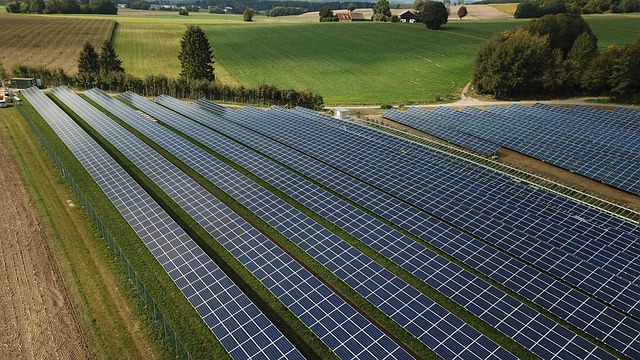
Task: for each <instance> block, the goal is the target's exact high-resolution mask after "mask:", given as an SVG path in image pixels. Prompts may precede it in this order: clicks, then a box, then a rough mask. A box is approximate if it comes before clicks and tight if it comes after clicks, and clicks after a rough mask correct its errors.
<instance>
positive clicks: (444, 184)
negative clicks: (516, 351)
mask: <svg viewBox="0 0 640 360" xmlns="http://www.w3.org/2000/svg"><path fill="white" fill-rule="evenodd" d="M240 121H242V120H241V119H240ZM277 121H279V122H280V123H279V124H278V126H272V125H271V127H270V128H269V129H267V130H266V131H270V132H271V133H272V134H274V133H275V132H277V133H278V134H277V135H272V136H278V137H279V139H281V140H282V141H286V142H287V144H290V145H293V146H296V147H297V148H299V149H302V150H303V151H306V152H308V153H309V154H313V155H314V156H316V157H318V158H319V159H321V160H323V161H325V162H327V163H329V164H331V165H333V166H336V167H338V168H340V169H342V170H343V171H346V172H348V173H350V174H352V175H354V176H356V177H359V178H361V179H362V180H364V181H367V182H369V183H371V184H374V185H376V186H378V187H380V188H381V189H384V190H386V191H388V192H390V193H391V194H393V195H395V196H398V197H400V198H402V199H403V200H405V201H408V202H410V203H412V204H415V205H416V206H419V207H421V208H424V209H425V210H427V211H429V212H430V213H432V214H435V215H437V216H438V217H440V218H442V219H445V220H447V221H450V222H451V223H453V224H455V225H457V226H459V227H461V228H463V229H466V230H467V231H470V232H472V233H473V232H475V231H477V228H478V227H477V226H476V225H475V224H474V222H482V223H484V224H485V226H491V227H493V228H496V229H501V231H500V232H495V233H492V234H489V235H488V236H485V239H486V240H488V241H491V242H492V243H494V244H495V245H497V246H500V247H501V248H503V249H505V250H507V251H509V252H511V253H512V254H513V255H515V256H518V257H521V258H523V259H524V260H526V261H529V262H532V263H534V264H537V265H539V266H543V268H545V269H547V270H548V271H550V272H551V273H553V274H555V275H556V276H560V277H561V278H563V279H565V280H566V281H569V282H570V283H572V284H573V285H574V286H577V287H580V288H582V289H583V290H585V291H587V292H589V293H592V294H593V295H595V296H598V297H599V298H601V299H602V300H604V301H607V302H610V303H612V304H613V305H614V306H616V307H618V308H619V309H621V310H623V311H626V312H628V313H635V312H638V311H640V309H638V307H637V304H636V301H635V300H633V299H636V298H640V291H638V289H636V288H635V287H629V286H628V284H629V282H628V281H627V280H624V279H622V278H619V277H616V276H612V275H611V274H610V273H609V272H608V270H607V271H604V270H602V269H600V268H598V267H596V266H594V265H593V264H591V263H589V262H587V261H585V260H583V259H581V258H580V257H579V256H577V255H570V256H566V255H568V254H567V253H566V252H564V251H560V250H558V249H557V248H555V247H554V246H553V245H551V244H549V243H548V242H545V241H544V239H540V240H539V239H536V237H534V236H531V235H527V234H526V233H525V232H524V231H523V230H522V229H520V228H518V227H516V226H511V225H507V224H504V223H503V222H502V221H501V220H498V219H497V218H492V217H491V214H482V212H481V210H482V209H473V208H470V207H469V205H466V204H460V203H459V198H455V196H456V193H452V191H451V189H450V187H451V186H454V185H455V184H456V183H455V182H451V181H448V180H446V179H447V178H446V174H447V172H448V169H444V168H436V167H433V166H431V167H429V165H428V163H426V165H424V166H423V167H419V168H411V167H408V166H405V165H404V164H403V161H404V160H405V158H406V157H401V156H398V155H397V154H396V155H395V156H394V154H393V153H392V152H387V153H386V154H384V156H381V154H380V153H382V151H381V149H379V148H378V149H376V152H375V153H374V152H373V151H368V150H367V149H372V148H373V147H374V146H375V145H368V143H370V141H368V140H366V139H363V138H361V137H360V138H356V136H355V135H354V134H351V133H342V132H341V133H338V131H330V130H329V128H327V127H326V126H325V127H314V126H310V124H309V123H305V124H300V122H299V118H298V117H295V116H290V117H289V118H287V117H286V116H284V115H283V116H281V117H278V119H277ZM251 126H254V127H260V126H262V124H257V123H252V124H251ZM284 129H286V132H285V131H284ZM341 135H343V136H342V137H341ZM309 139H313V141H314V142H315V143H316V144H317V145H320V146H322V150H317V148H316V147H312V146H310V145H309V143H310V141H309ZM356 148H357V149H358V150H357V151H356ZM412 160H413V159H412ZM416 161H420V160H419V159H418V160H416ZM430 173H433V175H430ZM449 194H451V195H449ZM524 225H525V226H526V223H525V224H524ZM549 252H550V253H551V254H555V255H557V257H558V258H557V259H556V260H555V261H552V260H550V259H551V255H545V254H547V253H549ZM558 261H562V263H560V264H558V263H557V262H558ZM567 270H570V271H567ZM589 276H592V277H594V278H597V279H599V281H602V282H604V283H605V284H606V285H605V286H601V287H594V286H590V285H588V284H586V283H585V282H584V281H583V279H584V278H585V277H589ZM618 289H623V290H622V291H623V294H618Z"/></svg>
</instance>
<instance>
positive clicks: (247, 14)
mask: <svg viewBox="0 0 640 360" xmlns="http://www.w3.org/2000/svg"><path fill="white" fill-rule="evenodd" d="M254 14H255V12H254V11H253V10H251V9H249V8H248V7H245V8H244V11H242V18H243V19H244V21H253V15H254Z"/></svg>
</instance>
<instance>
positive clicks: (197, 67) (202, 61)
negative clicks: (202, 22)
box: [178, 25, 215, 80]
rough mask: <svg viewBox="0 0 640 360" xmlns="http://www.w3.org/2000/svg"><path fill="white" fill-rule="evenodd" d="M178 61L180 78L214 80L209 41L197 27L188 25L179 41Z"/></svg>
mask: <svg viewBox="0 0 640 360" xmlns="http://www.w3.org/2000/svg"><path fill="white" fill-rule="evenodd" d="M178 59H180V64H181V67H182V71H181V72H180V76H182V77H183V78H185V79H187V80H198V79H206V80H214V79H215V77H214V73H213V70H214V69H213V63H214V61H213V51H212V50H211V45H210V44H209V39H207V35H205V33H204V31H202V29H201V28H200V27H199V26H194V25H188V26H187V30H186V31H185V32H184V34H183V35H182V40H181V41H180V53H178Z"/></svg>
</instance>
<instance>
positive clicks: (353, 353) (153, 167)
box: [53, 88, 410, 358]
mask: <svg viewBox="0 0 640 360" xmlns="http://www.w3.org/2000/svg"><path fill="white" fill-rule="evenodd" d="M53 92H54V93H55V94H56V96H58V97H59V98H60V99H61V100H62V101H64V102H65V104H67V105H68V106H69V107H70V108H71V109H72V110H73V111H74V112H76V113H77V114H78V115H79V116H81V117H82V118H83V119H84V120H85V121H86V122H87V123H88V124H89V125H90V126H92V127H93V128H94V129H95V130H96V131H98V132H99V133H100V134H101V135H102V136H103V137H104V138H105V139H107V140H108V141H109V142H110V143H111V144H112V145H113V146H114V147H116V148H117V149H118V150H119V151H121V152H122V153H123V154H124V155H125V156H127V158H128V159H129V160H131V161H132V163H133V164H134V165H135V166H137V167H138V168H139V169H140V170H141V171H142V172H143V173H144V174H145V175H147V176H148V177H149V178H150V179H151V180H152V181H154V182H155V183H156V184H157V185H158V186H159V187H160V188H161V189H162V190H163V191H165V192H166V193H167V195H169V196H170V197H171V198H172V199H174V201H175V202H176V203H177V204H178V205H179V206H181V207H182V208H183V209H184V210H185V211H186V212H187V213H188V214H189V215H190V216H192V217H193V218H194V220H196V221H197V222H198V223H199V224H200V225H201V226H202V227H203V228H204V229H205V230H207V231H208V232H209V233H210V234H211V235H212V236H213V237H214V238H215V239H216V240H217V241H219V242H220V243H221V244H222V245H223V246H224V247H225V248H226V249H227V250H228V251H229V252H230V253H231V254H232V255H234V256H235V257H236V259H238V260H239V261H240V262H241V263H242V264H243V265H244V266H245V267H246V268H247V269H248V270H249V271H251V272H252V273H253V274H254V276H256V278H258V280H260V281H261V282H262V284H264V285H265V287H267V289H269V290H270V291H271V292H272V293H273V294H274V295H275V296H276V297H277V298H278V299H280V300H281V301H282V302H283V303H284V305H285V306H287V307H288V308H289V309H290V310H291V311H292V312H293V313H294V314H295V315H296V316H297V317H298V318H299V319H300V320H301V321H302V322H303V323H304V324H305V325H307V326H308V327H309V328H310V329H311V331H313V332H314V333H315V334H316V335H317V336H318V337H319V338H320V339H321V340H322V341H323V342H324V343H325V344H326V345H327V346H328V347H329V348H330V349H331V350H333V351H334V352H335V353H336V355H338V356H339V357H341V358H354V357H375V355H374V354H372V353H370V352H371V351H373V350H375V349H378V348H382V349H384V350H385V355H384V357H385V358H407V357H410V355H409V354H408V353H407V352H406V351H405V350H404V349H403V348H402V347H400V346H399V345H398V344H396V343H395V342H393V341H392V340H391V339H390V338H389V337H388V336H387V335H385V334H384V333H383V332H382V331H381V330H379V329H378V328H377V327H375V326H374V325H373V324H371V322H369V321H368V320H366V319H365V318H364V316H362V315H361V314H359V313H358V312H357V311H355V309H354V308H353V307H351V306H350V305H349V304H347V303H346V302H345V301H344V300H343V299H342V298H340V297H339V296H338V295H336V294H335V293H334V292H333V291H331V290H330V289H329V288H328V287H327V286H326V285H324V284H323V283H322V282H321V281H320V280H318V279H317V278H316V277H315V276H313V275H312V274H311V273H310V272H309V271H308V270H306V269H305V268H304V267H302V266H301V265H300V264H299V263H298V262H296V261H295V260H294V259H293V258H292V257H291V256H289V255H288V254H287V253H285V252H284V251H283V250H282V249H280V248H279V247H278V246H277V245H275V244H274V243H273V242H271V241H270V240H269V239H268V238H267V237H266V236H265V235H263V234H262V233H260V232H258V231H257V230H256V229H255V228H253V227H252V226H251V225H250V224H248V223H247V222H246V221H245V220H244V219H243V218H241V217H240V216H239V215H237V214H236V213H235V212H233V211H231V210H230V209H229V208H228V207H226V206H225V205H224V204H223V203H222V202H221V201H219V200H218V199H217V198H215V197H214V196H213V195H211V194H210V193H209V192H208V191H206V190H205V189H204V188H202V187H201V186H200V185H199V184H197V183H196V182H195V181H194V180H193V179H191V178H190V177H189V176H188V175H186V174H185V173H183V172H182V171H180V170H179V169H178V168H177V167H176V166H174V165H173V164H171V163H170V162H169V161H168V160H166V159H165V158H163V157H162V156H161V155H159V154H158V153H157V152H155V151H154V150H153V149H152V148H151V147H149V146H148V145H146V144H144V143H143V142H142V141H141V140H140V139H138V138H136V137H135V136H133V135H132V134H131V133H129V132H127V131H126V130H125V129H124V128H122V127H121V126H120V125H118V124H117V123H115V122H113V121H112V120H111V119H110V118H109V117H107V116H106V115H105V114H103V113H101V112H100V111H98V110H97V109H95V108H93V107H91V106H90V105H89V104H88V103H86V101H84V100H82V99H81V98H80V97H79V96H77V95H76V94H74V93H72V92H71V91H69V90H68V89H66V88H55V89H54V90H53ZM114 101H115V100H114ZM116 103H117V105H120V110H123V111H124V110H127V111H128V114H129V117H127V119H128V120H131V119H135V122H137V123H142V124H151V125H157V124H156V123H155V122H152V121H149V120H148V119H147V118H144V117H141V115H140V114H137V113H136V112H134V111H133V110H131V109H130V108H127V107H126V106H124V105H123V104H122V103H119V102H117V101H116V102H115V103H111V105H113V104H116ZM109 109H110V110H114V109H115V106H110V107H109ZM117 115H120V114H117ZM123 120H124V119H123ZM157 126H159V125H157ZM345 333H347V334H350V336H343V334H345ZM368 345H371V347H369V346H368Z"/></svg>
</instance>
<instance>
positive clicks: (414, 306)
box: [122, 93, 591, 358]
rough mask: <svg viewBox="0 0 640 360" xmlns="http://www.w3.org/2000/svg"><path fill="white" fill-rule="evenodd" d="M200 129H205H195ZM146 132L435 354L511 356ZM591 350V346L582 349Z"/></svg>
mask: <svg viewBox="0 0 640 360" xmlns="http://www.w3.org/2000/svg"><path fill="white" fill-rule="evenodd" d="M122 98H123V99H125V100H126V101H128V102H130V103H131V104H132V105H134V106H135V107H137V108H139V109H141V110H143V111H145V112H146V113H148V114H149V115H151V116H153V117H154V118H156V119H158V120H160V121H162V122H164V123H166V124H168V125H170V126H173V127H175V128H176V129H177V130H179V131H180V132H182V133H184V134H187V135H189V136H191V137H197V138H198V139H206V138H207V137H209V136H211V134H209V131H208V130H207V129H206V128H204V127H202V126H200V125H197V124H195V123H193V122H190V121H189V120H188V119H186V118H183V117H180V116H179V115H177V114H176V113H174V112H172V111H169V110H167V109H165V108H163V107H161V106H159V105H156V104H153V103H151V102H149V101H148V100H145V99H143V98H141V97H139V96H137V95H134V94H131V93H127V94H124V96H122ZM203 130H204V131H205V132H204V133H201V134H199V131H203ZM150 137H151V138H152V139H154V140H155V141H157V142H158V144H160V145H161V146H163V148H165V149H167V150H169V151H171V152H173V153H174V154H176V156H178V157H179V158H180V159H181V160H182V161H184V162H185V163H186V164H187V165H189V166H191V167H192V168H193V169H194V170H196V171H198V172H199V173H200V174H202V175H203V176H205V177H207V178H208V179H209V180H210V181H211V182H212V183H214V184H215V185H217V186H218V187H220V188H221V189H223V190H224V191H225V192H226V193H228V194H229V195H231V196H233V197H234V198H235V199H236V200H238V201H239V202H240V203H242V204H243V205H245V206H246V207H247V208H248V209H249V210H251V211H253V212H254V213H255V214H256V215H258V216H260V217H261V218H262V219H263V220H265V221H266V222H267V223H269V224H271V225H272V226H273V227H274V228H275V229H277V230H278V231H279V232H281V233H282V234H283V235H285V236H286V237H287V238H289V239H290V240H291V241H292V242H294V243H295V244H296V245H298V246H299V247H300V248H302V249H303V250H305V251H306V252H307V253H308V254H309V255H311V256H312V257H314V258H315V259H316V260H317V261H318V262H319V263H320V264H322V265H324V266H325V267H327V268H328V269H329V270H330V271H332V272H333V274H335V275H336V276H337V277H338V278H340V279H342V280H343V281H345V282H346V283H347V284H348V285H350V286H351V287H352V288H353V289H354V290H356V291H357V292H358V293H360V294H361V295H362V296H363V297H364V298H365V299H367V300H369V301H370V302H371V303H372V304H373V305H375V306H376V307H378V308H379V309H380V310H381V311H382V312H383V313H385V314H387V315H388V316H389V317H390V318H392V319H393V320H395V321H396V322H397V323H398V324H400V325H401V326H403V327H405V329H406V330H407V331H408V332H409V333H411V334H413V335H414V336H415V337H416V338H418V339H419V340H421V341H422V342H423V343H424V344H425V345H427V346H428V347H430V348H431V349H433V350H434V351H435V352H436V353H438V354H439V355H441V356H443V357H445V358H455V357H460V358H469V357H473V358H484V357H487V356H498V357H501V358H502V357H505V356H506V357H509V356H511V355H510V354H509V353H508V352H506V351H505V350H504V349H502V348H500V347H498V346H497V345H496V344H495V343H493V342H492V341H491V340H489V339H488V338H486V337H484V336H483V335H481V334H480V333H479V332H477V330H475V329H473V328H472V327H471V326H469V325H467V324H466V323H464V322H463V321H461V320H460V319H459V318H457V317H456V316H454V315H453V314H451V313H449V312H448V311H447V310H445V309H444V308H443V307H441V306H440V305H438V304H437V303H435V302H434V301H432V300H431V299H429V298H428V297H427V296H425V295H424V294H422V293H420V292H418V291H417V290H416V289H415V288H413V287H411V286H410V285H408V284H407V283H405V282H404V281H403V280H401V279H399V278H398V277H396V276H395V275H394V274H392V273H391V272H390V271H388V270H387V269H385V268H384V267H382V266H381V265H379V264H378V263H376V262H374V261H373V260H372V259H370V258H369V257H367V256H365V255H364V254H362V253H361V252H360V251H358V250H357V249H356V248H354V247H352V246H351V245H349V244H348V243H347V242H345V241H344V240H342V239H341V238H340V237H338V236H337V235H335V234H334V233H332V232H331V231H329V230H327V229H326V228H324V227H322V226H321V225H319V224H318V223H316V222H315V221H314V220H312V219H311V218H309V217H307V216H306V215H304V214H303V213H302V212H301V211H299V210H297V209H296V208H295V207H293V206H291V205H289V204H288V203H286V202H285V201H283V200H281V199H280V198H279V197H277V196H275V195H274V194H271V193H269V192H267V191H266V190H264V189H263V188H261V187H260V186H258V185H257V184H255V183H254V182H252V181H250V180H249V179H240V178H238V177H234V178H233V179H232V180H231V181H229V180H225V179H224V178H225V176H223V175H221V174H224V172H225V171H229V170H224V169H221V167H225V166H224V164H222V163H221V162H219V161H216V160H215V158H212V159H211V160H210V161H207V160H206V155H204V154H203V155H202V156H200V155H197V153H198V148H197V147H196V146H195V145H192V147H193V149H191V150H190V151H184V152H182V153H181V154H178V153H177V152H176V151H174V150H172V149H173V148H174V145H173V144H172V143H171V142H166V141H164V140H165V139H160V138H159V137H153V136H152V135H150ZM221 146H224V145H220V146H215V148H216V150H217V151H218V149H220V148H221ZM207 163H211V164H212V166H213V165H215V163H220V165H217V166H215V168H212V169H208V168H207V165H206V164H207ZM572 337H573V336H571V338H572ZM560 350H561V348H560ZM590 352H591V350H589V351H587V352H585V353H586V354H588V353H590Z"/></svg>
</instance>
